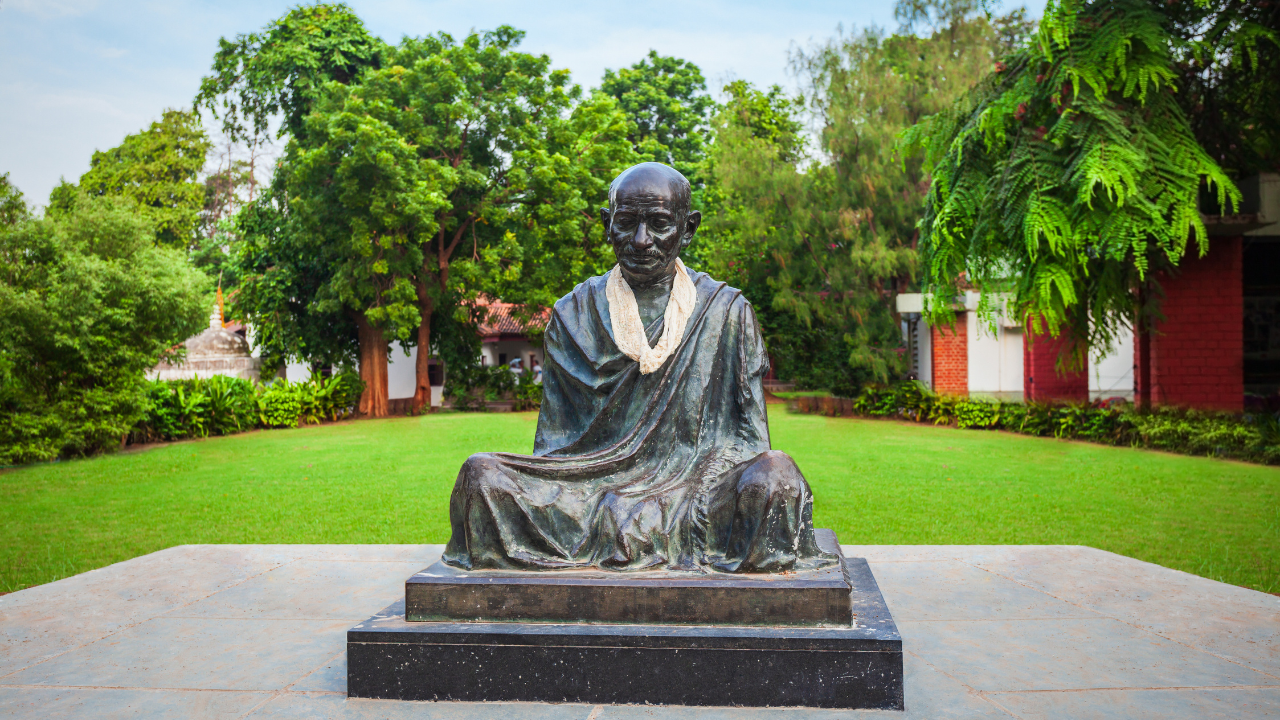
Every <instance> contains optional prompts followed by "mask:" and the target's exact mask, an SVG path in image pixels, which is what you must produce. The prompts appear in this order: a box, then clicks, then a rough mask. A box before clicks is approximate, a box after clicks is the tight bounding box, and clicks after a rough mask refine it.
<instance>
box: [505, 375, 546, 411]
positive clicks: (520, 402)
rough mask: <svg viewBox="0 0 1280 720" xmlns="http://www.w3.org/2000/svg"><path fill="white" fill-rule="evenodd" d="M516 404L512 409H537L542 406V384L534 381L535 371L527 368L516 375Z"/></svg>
mask: <svg viewBox="0 0 1280 720" xmlns="http://www.w3.org/2000/svg"><path fill="white" fill-rule="evenodd" d="M513 395H514V397H515V404H514V405H513V406H512V408H511V409H512V410H515V411H517V412H519V411H522V410H537V409H538V408H540V407H542V385H540V384H539V383H536V382H534V381H533V371H532V370H525V371H524V372H522V373H520V374H519V375H517V376H516V380H515V389H514V390H513Z"/></svg>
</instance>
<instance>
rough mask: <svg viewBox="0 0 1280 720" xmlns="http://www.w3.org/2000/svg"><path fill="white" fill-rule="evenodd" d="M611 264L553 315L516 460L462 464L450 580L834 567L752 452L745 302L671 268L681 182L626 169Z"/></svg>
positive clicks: (758, 360)
mask: <svg viewBox="0 0 1280 720" xmlns="http://www.w3.org/2000/svg"><path fill="white" fill-rule="evenodd" d="M600 212H601V218H602V220H603V222H604V227H605V232H606V233H607V237H608V239H609V241H610V243H611V244H612V246H613V250H614V253H615V254H616V255H617V260H618V264H617V265H616V266H615V267H614V268H613V270H612V271H611V272H609V273H607V274H605V275H602V276H598V277H593V278H590V279H589V280H587V281H585V282H583V283H582V284H580V285H578V286H577V287H576V288H574V290H573V291H572V292H570V293H569V294H568V295H566V296H565V297H563V298H561V299H560V301H559V302H557V303H556V305H555V308H554V310H553V312H552V313H551V318H550V322H549V324H548V326H547V329H546V333H545V336H544V337H545V343H546V345H545V349H544V357H545V363H544V364H543V384H542V387H543V402H542V409H541V412H540V414H539V416H538V430H537V436H536V439H535V441H534V450H533V455H515V454H509V453H483V454H478V455H473V456H472V457H471V458H470V459H468V460H467V462H466V463H465V464H464V465H463V466H462V470H461V472H459V473H458V479H457V483H456V485H455V486H454V489H453V495H452V497H451V499H450V503H449V517H450V523H451V525H452V532H453V534H452V537H451V538H450V540H449V545H448V547H447V549H446V550H445V553H444V557H443V560H444V562H445V563H447V564H449V565H452V566H454V567H458V568H463V569H467V570H485V569H502V570H544V569H545V570H549V569H568V568H578V569H606V570H631V571H635V570H687V571H696V572H708V571H719V572H731V573H776V572H781V571H787V570H800V569H811V568H817V567H823V566H828V565H833V564H835V563H838V562H839V559H838V557H837V556H836V555H834V554H831V553H829V552H824V551H822V550H820V549H819V548H818V546H817V543H816V542H815V540H814V529H813V496H812V494H811V492H810V490H809V485H808V483H807V482H806V481H805V479H804V476H803V475H801V473H800V470H799V468H797V467H796V464H795V462H793V461H792V459H791V458H790V457H789V456H788V455H786V454H785V453H782V452H779V451H777V450H772V449H770V446H769V428H768V424H767V422H766V418H765V397H764V387H763V382H762V378H763V377H764V375H765V373H766V372H767V371H768V365H769V359H768V356H767V355H766V354H765V348H764V341H763V340H762V338H761V336H760V328H759V326H758V324H757V323H756V318H755V314H754V312H753V311H752V308H751V304H750V303H749V302H747V300H746V299H745V298H744V297H743V296H742V293H741V292H740V291H738V290H736V289H734V288H731V287H729V286H727V285H725V284H724V283H722V282H717V281H715V280H713V279H711V277H709V276H708V275H707V274H706V273H702V272H695V271H692V270H689V269H688V268H686V267H685V266H684V263H682V262H681V261H680V259H679V255H680V251H681V250H682V249H684V248H685V247H687V246H688V245H689V243H690V241H691V240H692V239H693V236H694V234H695V233H696V232H697V230H698V225H699V223H700V222H701V219H702V218H701V214H700V213H698V212H697V211H694V210H692V209H691V208H690V187H689V181H688V180H686V179H685V177H684V176H683V175H681V174H680V173H678V172H676V171H675V170H674V169H672V168H670V167H667V166H666V165H661V164H658V163H643V164H640V165H636V166H634V167H632V168H629V169H628V170H626V171H625V172H623V173H622V174H621V175H619V176H618V177H617V178H616V179H615V180H614V181H613V183H612V185H610V188H609V206H608V207H607V208H602V209H601V211H600Z"/></svg>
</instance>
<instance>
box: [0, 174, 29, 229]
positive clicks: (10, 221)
mask: <svg viewBox="0 0 1280 720" xmlns="http://www.w3.org/2000/svg"><path fill="white" fill-rule="evenodd" d="M29 216H30V211H29V210H28V209H27V203H26V201H25V200H23V199H22V191H21V190H19V189H18V188H17V187H16V186H15V185H14V184H13V183H12V182H11V181H10V180H9V173H5V174H3V175H0V230H3V229H4V228H9V227H13V226H14V225H17V224H18V223H20V222H22V221H23V220H26V219H27V218H28V217H29Z"/></svg>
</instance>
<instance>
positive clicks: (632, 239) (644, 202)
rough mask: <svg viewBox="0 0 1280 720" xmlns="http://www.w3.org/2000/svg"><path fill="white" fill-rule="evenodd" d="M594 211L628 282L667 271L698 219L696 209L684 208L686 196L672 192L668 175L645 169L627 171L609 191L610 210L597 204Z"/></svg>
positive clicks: (654, 279)
mask: <svg viewBox="0 0 1280 720" xmlns="http://www.w3.org/2000/svg"><path fill="white" fill-rule="evenodd" d="M668 170H669V169H668ZM670 172H675V171H673V170H672V171H670ZM600 216H601V220H602V221H603V222H604V226H605V232H606V234H607V236H608V238H609V243H610V244H611V245H613V253H614V255H615V256H617V258H618V265H619V266H620V267H621V268H622V276H623V277H624V278H626V280H627V283H628V284H629V285H631V286H632V287H637V286H642V285H649V284H652V283H654V282H657V281H659V280H661V279H663V278H665V277H667V276H669V275H671V273H672V272H674V270H675V264H676V258H678V257H679V256H680V251H681V250H683V249H684V248H686V247H688V245H689V243H690V241H692V240H693V235H694V233H695V232H697V230H698V225H699V223H701V222H702V214H701V213H698V212H696V211H695V212H690V211H689V203H688V201H687V200H685V199H684V198H682V197H681V196H680V194H679V193H677V192H676V187H675V184H674V183H673V182H672V177H671V175H669V174H667V173H666V172H664V171H662V170H661V169H652V170H651V169H649V168H639V169H637V170H634V171H632V172H630V173H628V174H627V175H626V176H625V177H624V178H623V179H622V181H621V184H620V185H619V186H618V187H617V189H616V191H615V193H614V205H613V207H612V209H610V208H601V210H600Z"/></svg>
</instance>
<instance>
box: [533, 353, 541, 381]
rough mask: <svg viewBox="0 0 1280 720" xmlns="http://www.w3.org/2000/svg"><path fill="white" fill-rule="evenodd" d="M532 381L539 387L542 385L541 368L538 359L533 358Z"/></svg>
mask: <svg viewBox="0 0 1280 720" xmlns="http://www.w3.org/2000/svg"><path fill="white" fill-rule="evenodd" d="M531 369H532V370H533V381H534V382H535V383H537V384H539V385H541V384H542V366H541V365H539V364H538V358H536V357H535V358H533V367H532V368H531Z"/></svg>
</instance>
